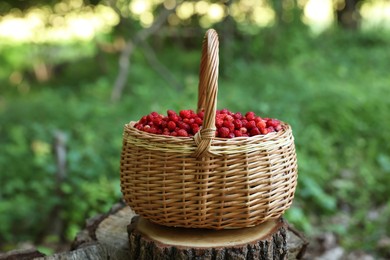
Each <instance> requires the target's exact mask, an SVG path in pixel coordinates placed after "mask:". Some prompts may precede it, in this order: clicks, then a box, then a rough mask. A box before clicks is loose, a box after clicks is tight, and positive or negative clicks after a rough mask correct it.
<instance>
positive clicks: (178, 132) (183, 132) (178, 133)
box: [177, 129, 188, 137]
mask: <svg viewBox="0 0 390 260" xmlns="http://www.w3.org/2000/svg"><path fill="white" fill-rule="evenodd" d="M177 136H183V137H187V136H188V132H187V131H186V130H184V129H179V131H177Z"/></svg>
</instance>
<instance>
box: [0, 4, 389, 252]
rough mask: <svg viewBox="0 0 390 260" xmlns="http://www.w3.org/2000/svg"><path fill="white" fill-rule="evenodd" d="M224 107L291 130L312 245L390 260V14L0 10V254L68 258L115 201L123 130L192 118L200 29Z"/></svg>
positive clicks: (296, 9)
mask: <svg viewBox="0 0 390 260" xmlns="http://www.w3.org/2000/svg"><path fill="white" fill-rule="evenodd" d="M211 27H212V28H215V29H216V30H217V31H218V33H219V37H220V79H219V96H218V108H228V109H230V110H232V111H241V112H246V111H250V110H251V111H255V112H256V113H258V114H259V115H261V116H264V117H275V118H279V119H281V120H283V121H286V122H288V123H290V124H291V125H292V128H293V132H294V136H295V141H296V148H297V154H298V164H299V185H298V188H297V191H296V197H295V201H294V204H293V206H292V208H290V209H289V210H288V212H287V213H286V218H287V219H288V221H289V222H290V223H292V224H294V225H295V226H296V227H297V228H298V229H300V230H302V231H304V232H305V234H306V235H307V236H308V237H316V236H317V235H318V234H323V233H327V234H333V236H334V237H335V238H336V239H337V241H338V243H339V244H340V246H341V247H342V248H343V249H344V250H346V251H350V250H360V251H364V252H367V253H369V254H372V255H375V256H376V257H383V258H386V257H390V255H389V251H390V200H389V187H390V133H389V129H390V73H389V68H390V3H389V1H380V0H376V1H374V0H371V1H370V0H322V1H321V0H280V1H279V0H253V1H251V0H237V1H229V0H227V1H205V0H201V1H180V0H144V1H143V0H134V1H127V0H61V1H54V0H32V1H23V0H7V1H1V2H0V68H1V69H0V251H6V250H10V249H14V248H18V247H21V246H23V245H24V244H26V243H27V244H33V245H36V246H38V248H39V249H40V250H42V251H44V252H47V253H50V252H53V251H55V250H56V249H55V248H53V247H52V246H51V245H53V244H61V243H65V244H66V243H68V242H69V241H71V240H72V239H73V238H74V237H75V235H76V233H77V232H78V231H79V230H80V229H81V228H82V227H83V225H84V221H85V220H86V219H87V218H89V217H92V216H94V215H96V214H98V213H104V212H106V211H107V210H108V209H109V208H110V206H111V205H112V204H113V203H115V202H117V201H119V200H120V198H121V193H120V189H119V156H120V149H121V141H122V130H123V125H124V124H125V123H127V122H129V121H135V120H138V119H139V118H140V117H141V116H142V115H145V114H148V113H149V112H151V111H157V112H159V113H165V112H166V110H167V109H174V110H180V109H195V108H196V99H197V82H198V70H199V60H200V51H201V43H202V38H203V35H204V33H205V31H206V29H207V28H211Z"/></svg>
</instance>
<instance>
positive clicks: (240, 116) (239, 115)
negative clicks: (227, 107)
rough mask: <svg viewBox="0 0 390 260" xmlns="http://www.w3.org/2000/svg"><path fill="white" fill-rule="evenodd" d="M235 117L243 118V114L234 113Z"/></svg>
mask: <svg viewBox="0 0 390 260" xmlns="http://www.w3.org/2000/svg"><path fill="white" fill-rule="evenodd" d="M234 118H235V119H242V114H241V113H240V112H237V113H235V114H234Z"/></svg>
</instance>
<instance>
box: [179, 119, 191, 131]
mask: <svg viewBox="0 0 390 260" xmlns="http://www.w3.org/2000/svg"><path fill="white" fill-rule="evenodd" d="M176 125H177V127H179V128H180V129H184V130H186V131H189V130H190V129H191V127H190V125H189V124H187V123H184V122H182V121H179V122H177V124H176Z"/></svg>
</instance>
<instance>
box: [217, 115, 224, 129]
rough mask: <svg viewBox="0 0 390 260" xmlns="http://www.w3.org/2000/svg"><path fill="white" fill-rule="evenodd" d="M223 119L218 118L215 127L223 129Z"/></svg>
mask: <svg viewBox="0 0 390 260" xmlns="http://www.w3.org/2000/svg"><path fill="white" fill-rule="evenodd" d="M223 122H224V121H223V119H222V118H218V117H217V118H216V119H215V126H216V127H217V128H220V127H222V126H223Z"/></svg>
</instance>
